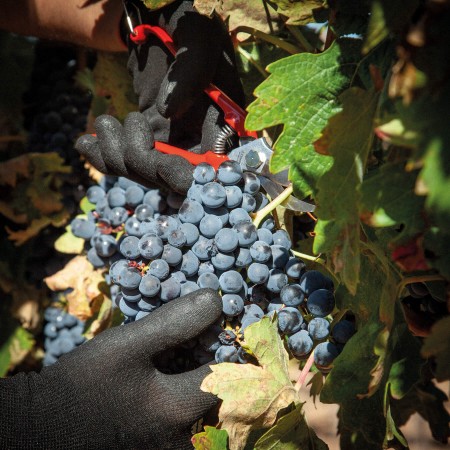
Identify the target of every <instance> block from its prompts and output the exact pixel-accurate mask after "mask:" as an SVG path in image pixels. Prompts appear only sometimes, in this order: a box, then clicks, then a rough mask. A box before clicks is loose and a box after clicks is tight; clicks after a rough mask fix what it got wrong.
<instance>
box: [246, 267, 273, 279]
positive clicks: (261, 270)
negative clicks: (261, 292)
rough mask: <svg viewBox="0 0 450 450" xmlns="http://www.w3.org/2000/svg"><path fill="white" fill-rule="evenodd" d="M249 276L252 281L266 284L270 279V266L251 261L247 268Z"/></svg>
mask: <svg viewBox="0 0 450 450" xmlns="http://www.w3.org/2000/svg"><path fill="white" fill-rule="evenodd" d="M247 276H248V278H249V280H250V281H251V282H252V283H255V284H264V283H265V282H266V281H267V280H268V279H269V268H268V267H267V266H266V265H265V264H261V263H251V264H250V266H248V268H247Z"/></svg>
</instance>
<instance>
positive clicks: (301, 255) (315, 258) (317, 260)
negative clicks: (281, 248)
mask: <svg viewBox="0 0 450 450" xmlns="http://www.w3.org/2000/svg"><path fill="white" fill-rule="evenodd" d="M291 252H292V254H293V255H294V256H296V257H297V258H300V259H307V260H308V261H313V262H315V263H318V264H322V265H324V264H325V260H324V259H322V258H319V257H318V256H312V255H307V254H306V253H301V252H297V251H296V250H291Z"/></svg>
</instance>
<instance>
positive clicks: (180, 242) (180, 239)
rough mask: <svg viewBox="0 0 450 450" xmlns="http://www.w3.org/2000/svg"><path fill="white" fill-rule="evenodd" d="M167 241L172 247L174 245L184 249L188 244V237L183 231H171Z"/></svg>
mask: <svg viewBox="0 0 450 450" xmlns="http://www.w3.org/2000/svg"><path fill="white" fill-rule="evenodd" d="M167 240H168V242H169V244H170V245H173V246H174V247H176V248H182V247H184V245H186V242H187V239H186V235H185V234H184V233H183V231H182V230H181V229H177V230H173V231H171V232H170V233H169V235H168V237H167Z"/></svg>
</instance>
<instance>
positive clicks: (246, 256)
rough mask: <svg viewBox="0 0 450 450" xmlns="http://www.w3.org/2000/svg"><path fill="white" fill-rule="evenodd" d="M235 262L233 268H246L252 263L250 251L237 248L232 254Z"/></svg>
mask: <svg viewBox="0 0 450 450" xmlns="http://www.w3.org/2000/svg"><path fill="white" fill-rule="evenodd" d="M234 255H235V258H236V261H235V263H234V265H235V267H238V268H243V267H248V266H249V265H250V264H251V263H252V262H253V259H252V255H251V254H250V249H248V248H243V247H239V248H237V249H236V250H235V252H234Z"/></svg>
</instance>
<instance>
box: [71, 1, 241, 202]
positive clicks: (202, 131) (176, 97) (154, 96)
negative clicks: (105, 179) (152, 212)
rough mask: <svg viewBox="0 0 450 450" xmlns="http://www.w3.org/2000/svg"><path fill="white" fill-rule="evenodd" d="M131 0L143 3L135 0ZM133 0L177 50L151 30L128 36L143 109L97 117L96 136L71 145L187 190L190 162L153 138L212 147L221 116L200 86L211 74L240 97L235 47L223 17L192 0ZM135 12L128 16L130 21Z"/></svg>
mask: <svg viewBox="0 0 450 450" xmlns="http://www.w3.org/2000/svg"><path fill="white" fill-rule="evenodd" d="M136 3H137V4H140V5H142V2H141V1H140V0H138V1H137V2H136ZM138 7H139V8H140V11H141V18H142V20H143V22H144V23H148V24H152V25H158V26H159V27H161V28H163V29H165V30H166V31H167V32H168V33H169V34H170V35H171V36H172V37H173V40H174V43H175V46H176V48H177V49H178V52H177V55H176V58H175V60H174V59H173V57H172V55H171V54H170V52H169V51H168V50H167V49H166V48H165V46H164V44H162V43H161V42H160V41H159V39H158V38H156V37H155V36H149V37H148V39H147V41H146V42H145V43H144V44H142V45H137V44H134V43H133V42H132V41H131V40H129V61H128V69H129V71H130V73H131V75H132V77H133V85H134V89H135V91H136V93H137V94H138V98H139V110H140V111H141V112H142V113H143V114H142V115H138V114H132V115H131V117H130V116H129V117H127V118H126V120H125V124H124V127H123V128H122V126H121V125H120V123H119V122H118V121H117V120H115V119H113V118H112V117H111V116H100V117H99V118H97V120H96V122H95V130H96V134H97V137H94V136H82V137H81V138H80V139H79V140H78V141H77V143H76V145H75V147H76V148H77V150H78V151H79V152H80V153H81V154H82V155H84V156H85V157H86V158H87V160H88V161H89V162H91V164H93V165H94V166H95V167H96V168H97V169H98V170H100V171H101V172H103V173H108V174H111V175H120V176H125V177H127V178H130V179H133V180H135V181H137V182H139V183H142V184H144V185H147V186H168V187H169V188H170V189H172V190H175V191H177V192H179V193H182V194H184V193H186V191H187V190H188V188H189V187H190V185H191V183H192V172H193V166H192V165H191V164H189V163H188V162H187V161H186V160H184V159H183V158H181V157H179V156H172V155H162V154H160V153H159V152H156V151H154V149H153V142H154V139H156V140H159V141H163V142H167V143H169V144H171V145H175V146H178V147H180V148H183V149H185V150H191V151H193V152H196V153H204V152H205V151H208V150H212V149H213V148H214V144H215V141H216V138H217V136H218V133H219V132H220V131H221V130H222V128H223V126H224V124H225V122H224V120H223V112H222V111H221V110H220V108H219V107H218V106H217V105H215V104H214V103H213V102H212V101H211V100H210V99H209V97H208V96H207V95H206V94H205V93H204V92H203V90H204V89H205V88H206V87H207V86H208V85H209V84H210V83H211V82H213V83H214V84H215V85H216V86H218V87H219V88H220V89H221V90H223V91H224V92H225V93H226V94H228V95H229V96H230V97H231V98H232V99H233V100H234V101H235V102H236V103H237V104H239V105H240V106H243V105H244V93H243V89H242V85H241V82H240V80H239V76H238V73H237V70H236V63H235V58H234V50H233V46H232V43H231V39H230V37H229V35H228V32H227V30H226V29H225V26H224V24H223V23H222V21H221V20H220V18H219V17H213V18H212V19H210V18H208V17H206V16H203V15H201V14H199V13H197V12H195V10H194V8H193V6H192V1H188V0H184V1H177V2H174V3H172V4H170V5H168V6H166V7H164V8H162V9H160V10H158V11H154V12H150V11H148V10H147V9H146V8H145V7H144V6H138ZM128 10H129V11H134V9H133V8H131V7H128ZM137 20H138V19H137V18H136V17H133V24H134V25H136V24H137ZM145 121H147V122H148V125H149V126H148V125H147V124H146V123H145ZM149 130H150V131H149ZM151 131H153V135H152V132H151ZM143 132H145V133H147V136H144V135H143V134H142V133H143ZM135 134H137V135H138V137H134V135H135ZM153 137H154V139H153Z"/></svg>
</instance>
